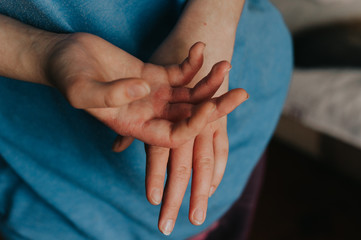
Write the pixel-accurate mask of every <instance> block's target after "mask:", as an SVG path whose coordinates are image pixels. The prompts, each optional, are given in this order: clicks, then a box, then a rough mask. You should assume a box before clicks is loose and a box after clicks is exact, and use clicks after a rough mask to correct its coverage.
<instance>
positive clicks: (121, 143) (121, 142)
mask: <svg viewBox="0 0 361 240" xmlns="http://www.w3.org/2000/svg"><path fill="white" fill-rule="evenodd" d="M133 141H134V138H133V137H130V136H121V135H118V136H117V137H116V139H115V140H114V143H113V147H112V149H113V151H114V152H122V151H124V150H125V149H127V148H128V147H129V146H130V144H132V142H133Z"/></svg>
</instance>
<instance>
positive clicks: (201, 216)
mask: <svg viewBox="0 0 361 240" xmlns="http://www.w3.org/2000/svg"><path fill="white" fill-rule="evenodd" d="M204 220H205V211H204V210H203V209H202V208H197V209H196V210H195V211H194V212H193V214H192V220H191V222H192V224H194V225H197V226H199V225H202V224H203V222H204Z"/></svg>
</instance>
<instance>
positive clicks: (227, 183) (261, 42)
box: [0, 0, 292, 240]
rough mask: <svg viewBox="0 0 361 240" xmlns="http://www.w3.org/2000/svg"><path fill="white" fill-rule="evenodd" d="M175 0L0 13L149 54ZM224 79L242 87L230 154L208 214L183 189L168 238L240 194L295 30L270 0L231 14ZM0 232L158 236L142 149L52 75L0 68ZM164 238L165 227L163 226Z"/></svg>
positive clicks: (21, 5)
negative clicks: (50, 82)
mask: <svg viewBox="0 0 361 240" xmlns="http://www.w3.org/2000/svg"><path fill="white" fill-rule="evenodd" d="M184 2H185V1H183V0H178V1H176V0H172V1H171V0H156V1H154V0H153V1H151V0H137V1H126V0H104V1H96V0H88V1H82V0H73V1H61V0H47V1H44V0H30V1H25V0H11V1H8V0H0V13H2V14H5V15H8V16H11V17H14V18H16V19H19V20H21V21H22V22H25V23H27V24H30V25H33V26H35V27H37V28H41V29H45V30H48V31H53V32H89V33H93V34H96V35H98V36H100V37H102V38H104V39H106V40H108V41H110V42H111V43H113V44H115V45H117V46H118V47H120V48H122V49H124V50H126V51H127V52H129V53H131V54H133V55H135V56H136V57H138V58H140V59H142V60H144V61H146V60H147V58H148V57H149V56H150V55H151V54H152V51H153V50H154V49H155V48H156V47H157V46H158V45H159V44H160V43H161V41H162V39H164V38H165V37H166V36H167V34H168V33H169V31H170V30H171V29H172V27H173V26H174V24H175V22H176V21H177V18H178V17H179V14H180V13H181V11H182V8H183V6H184ZM232 66H233V68H232V71H231V72H230V88H236V87H242V88H245V89H246V90H247V91H248V92H249V94H250V96H251V97H250V99H249V100H248V101H247V102H245V103H244V104H242V105H241V106H240V107H238V108H237V109H236V110H235V111H234V112H232V113H231V114H230V115H229V117H228V134H229V140H230V154H229V160H228V164H227V168H226V172H225V175H224V177H223V180H222V183H221V184H220V186H219V188H218V189H217V191H216V193H215V194H214V195H213V196H212V198H210V200H209V205H208V213H207V219H206V221H205V223H204V224H203V225H202V226H200V227H196V226H193V225H192V224H191V223H190V222H189V220H188V206H189V196H190V189H189V188H188V189H187V192H186V195H185V197H184V199H183V203H182V206H181V209H180V212H179V216H178V219H177V222H176V225H175V228H174V231H173V233H172V234H171V237H170V238H171V239H185V238H187V237H190V236H192V235H195V234H197V233H199V232H200V231H202V230H204V229H205V228H206V227H208V226H209V225H210V224H211V223H213V222H214V221H216V220H217V219H218V218H219V217H221V216H222V214H224V213H225V212H226V211H227V209H228V208H229V207H230V206H231V205H232V203H233V202H234V201H235V200H236V199H237V198H238V197H239V195H240V194H241V193H242V190H243V188H244V186H245V184H246V182H247V179H248V177H249V175H250V173H251V171H252V169H253V167H254V166H255V164H256V162H257V160H258V159H259V157H260V155H261V154H262V152H263V151H264V149H265V146H266V144H267V142H268V140H269V139H270V136H271V134H272V132H273V130H274V128H275V125H276V123H277V120H278V118H279V115H280V112H281V109H282V105H283V102H284V99H285V96H286V92H287V88H288V82H289V79H290V75H291V68H292V56H291V41H290V37H289V34H288V31H287V30H286V28H285V26H284V24H283V20H282V18H281V16H280V14H279V13H278V12H277V11H276V10H275V8H274V7H273V6H272V5H271V4H270V3H269V2H268V1H267V0H248V1H246V4H245V7H244V11H243V14H242V17H241V20H240V23H239V26H238V30H237V37H236V42H235V49H234V56H233V60H232ZM0 102H1V104H0V154H1V155H0V232H1V234H2V235H4V236H5V237H6V239H38V240H42V239H46V240H51V239H69V240H73V239H74V240H78V239H79V240H80V239H82V240H83V239H107V240H108V239H109V240H112V239H122V240H123V239H124V240H128V239H147V240H152V239H163V238H166V237H165V236H163V235H162V234H161V233H160V232H159V231H158V228H157V219H158V214H159V207H158V206H152V205H150V204H149V203H148V202H147V200H146V197H145V186H144V180H145V154H144V147H143V144H142V143H141V142H139V141H135V142H134V143H133V144H132V145H131V146H130V147H129V148H128V149H127V150H126V151H125V152H123V153H113V152H112V151H111V145H112V141H113V140H114V138H115V136H116V134H115V133H114V132H113V131H112V130H110V129H109V128H107V127H106V126H104V125H103V124H102V123H101V122H99V121H98V120H96V119H95V118H93V117H92V116H90V115H89V114H87V113H86V112H84V111H82V110H77V109H74V108H72V107H71V106H70V105H69V104H68V103H67V101H66V100H65V99H64V98H63V97H62V95H61V94H60V93H59V92H58V91H57V90H55V89H52V88H50V87H46V86H42V85H36V84H32V83H26V82H21V81H14V80H11V79H6V78H0ZM168 238H169V237H168Z"/></svg>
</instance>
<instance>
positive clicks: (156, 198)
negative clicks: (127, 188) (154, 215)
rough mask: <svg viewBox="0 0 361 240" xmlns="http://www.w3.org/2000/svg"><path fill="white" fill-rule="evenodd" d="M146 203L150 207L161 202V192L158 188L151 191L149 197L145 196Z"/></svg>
mask: <svg viewBox="0 0 361 240" xmlns="http://www.w3.org/2000/svg"><path fill="white" fill-rule="evenodd" d="M147 198H148V201H149V202H150V203H151V204H152V205H155V206H157V205H159V204H160V203H161V201H162V191H161V190H160V189H158V188H155V189H153V190H152V191H151V193H150V194H149V195H147Z"/></svg>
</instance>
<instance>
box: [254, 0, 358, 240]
mask: <svg viewBox="0 0 361 240" xmlns="http://www.w3.org/2000/svg"><path fill="white" fill-rule="evenodd" d="M271 1H272V2H273V3H274V4H275V5H276V6H277V7H278V8H279V9H280V11H281V12H282V15H283V17H284V19H285V21H286V24H287V25H288V27H289V29H290V31H291V33H292V36H293V43H294V51H295V71H294V75H293V79H292V83H291V86H290V92H289V95H288V98H287V101H286V104H285V107H284V110H283V115H282V117H281V120H280V122H279V125H278V127H277V130H276V133H275V135H274V137H273V139H272V141H271V143H270V146H269V148H268V153H267V156H268V159H267V163H266V165H267V166H266V176H265V178H264V181H263V186H262V189H261V192H260V195H259V200H258V203H257V210H256V216H255V219H254V222H253V227H252V232H251V234H250V235H251V237H250V239H252V240H267V239H272V240H273V239H277V240H282V239H285V240H286V239H287V240H289V239H292V240H298V239H300V240H301V239H302V240H303V239H312V240H313V239H315V240H316V239H317V240H318V239H327V240H333V239H337V240H342V239H361V0H271Z"/></svg>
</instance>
